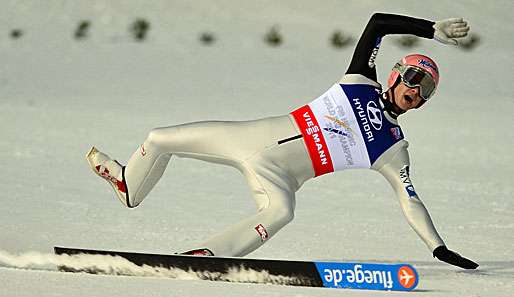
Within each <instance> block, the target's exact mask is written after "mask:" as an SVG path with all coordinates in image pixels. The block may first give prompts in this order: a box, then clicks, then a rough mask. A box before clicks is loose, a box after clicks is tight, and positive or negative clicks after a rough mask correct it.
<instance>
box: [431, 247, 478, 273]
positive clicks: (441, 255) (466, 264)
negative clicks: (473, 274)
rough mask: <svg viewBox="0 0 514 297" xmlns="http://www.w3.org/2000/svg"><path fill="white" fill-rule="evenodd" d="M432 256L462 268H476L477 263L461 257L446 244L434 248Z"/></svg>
mask: <svg viewBox="0 0 514 297" xmlns="http://www.w3.org/2000/svg"><path fill="white" fill-rule="evenodd" d="M434 257H435V258H437V259H439V260H441V261H443V262H446V263H448V264H452V265H455V266H458V267H460V268H464V269H476V268H477V267H478V264H477V263H475V262H473V261H471V260H469V259H466V258H464V257H462V256H461V255H459V254H457V253H456V252H454V251H450V250H449V249H448V248H447V247H446V246H444V245H442V246H439V247H437V248H436V249H435V250H434Z"/></svg>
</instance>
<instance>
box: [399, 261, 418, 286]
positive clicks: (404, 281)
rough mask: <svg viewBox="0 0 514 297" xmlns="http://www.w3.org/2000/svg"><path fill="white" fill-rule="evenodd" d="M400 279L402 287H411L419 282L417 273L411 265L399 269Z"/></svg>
mask: <svg viewBox="0 0 514 297" xmlns="http://www.w3.org/2000/svg"><path fill="white" fill-rule="evenodd" d="M398 280H399V283H400V285H401V286H402V287H404V288H405V289H410V288H412V286H414V284H416V283H417V277H416V273H414V271H413V270H412V268H410V267H409V266H402V267H400V269H398Z"/></svg>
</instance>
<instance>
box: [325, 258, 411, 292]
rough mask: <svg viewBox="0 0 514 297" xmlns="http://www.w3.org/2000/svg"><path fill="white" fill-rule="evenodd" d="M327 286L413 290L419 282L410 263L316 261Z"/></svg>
mask: <svg viewBox="0 0 514 297" xmlns="http://www.w3.org/2000/svg"><path fill="white" fill-rule="evenodd" d="M316 268H317V270H318V273H319V275H320V277H321V279H322V281H323V285H324V286H325V287H328V288H352V289H364V290H384V291H391V290H394V291H411V290H413V289H414V288H415V287H416V286H417V284H418V274H417V272H416V270H415V269H414V268H413V267H412V266H410V265H407V264H371V263H329V262H316Z"/></svg>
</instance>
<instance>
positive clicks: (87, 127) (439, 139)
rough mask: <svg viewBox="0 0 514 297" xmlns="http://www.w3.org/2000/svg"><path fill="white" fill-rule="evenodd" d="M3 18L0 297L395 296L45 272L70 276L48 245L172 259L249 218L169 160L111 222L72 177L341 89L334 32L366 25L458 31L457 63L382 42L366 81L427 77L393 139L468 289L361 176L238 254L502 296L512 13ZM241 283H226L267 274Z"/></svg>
mask: <svg viewBox="0 0 514 297" xmlns="http://www.w3.org/2000/svg"><path fill="white" fill-rule="evenodd" d="M377 2H378V3H377ZM1 5H2V9H1V10H0V28H1V31H2V32H3V34H2V35H0V135H1V140H0V151H1V152H2V155H1V156H0V168H2V170H1V171H0V180H1V183H0V185H1V186H2V190H3V191H2V194H1V196H0V197H1V198H0V199H1V200H0V201H1V202H2V203H1V205H2V206H1V208H0V209H1V215H0V225H1V226H2V228H1V230H2V231H1V232H0V296H112V295H121V296H124V297H130V296H243V295H246V296H295V297H299V296H341V295H342V294H344V295H345V296H383V295H387V296H396V295H402V296H403V295H404V294H405V293H402V294H400V293H393V292H370V291H355V290H344V291H341V290H336V289H323V288H303V287H289V286H278V285H255V284H237V283H226V282H207V281H198V280H197V277H196V276H195V275H194V274H190V273H188V272H177V271H155V270H153V269H152V268H141V267H139V268H138V267H132V266H131V265H130V263H125V262H124V261H123V260H120V259H117V258H116V259H110V260H108V261H107V262H105V261H106V260H105V259H103V260H101V261H99V262H102V261H103V262H104V264H105V265H107V267H106V269H111V268H112V267H118V268H120V267H121V268H122V269H129V270H130V269H133V270H134V271H139V272H140V273H115V274H130V275H131V276H124V277H120V276H105V275H103V276H99V275H88V274H72V273H63V272H57V271H56V267H57V266H58V265H61V264H62V263H69V261H75V260H76V261H78V262H73V263H75V264H74V265H81V264H80V263H81V262H80V259H79V260H77V259H75V258H72V259H70V258H67V257H66V256H55V255H53V254H52V249H53V247H54V246H56V245H59V246H70V247H82V248H94V249H109V250H119V251H137V252H149V253H167V254H170V253H174V252H178V251H183V250H186V249H189V248H193V247H196V245H197V244H198V243H200V242H202V241H203V240H205V239H206V238H207V237H209V236H211V235H212V234H214V233H216V232H220V231H221V230H222V229H223V228H225V227H227V226H229V225H230V224H232V223H235V222H237V221H238V220H241V219H243V218H245V217H246V216H247V215H249V214H251V213H253V212H254V211H255V206H254V203H253V201H252V199H251V197H250V193H249V192H248V189H247V187H246V185H245V183H244V179H243V177H242V176H240V174H239V173H238V172H237V171H236V170H234V169H232V168H229V167H223V166H219V165H214V164H210V163H205V162H201V161H196V160H191V159H178V158H174V159H172V162H171V163H170V166H169V168H168V170H167V171H166V173H165V175H164V176H163V178H162V180H161V181H160V182H159V184H158V185H157V186H156V188H155V189H154V191H153V192H152V193H151V194H150V195H149V197H148V198H147V200H145V201H144V202H143V204H142V205H141V206H139V207H138V208H136V209H127V208H124V207H123V206H122V205H121V204H120V203H119V201H118V200H117V199H116V198H115V196H114V195H113V193H112V190H111V188H110V187H109V186H108V185H107V184H106V183H105V182H103V181H101V180H100V179H99V178H98V177H97V176H95V175H94V174H92V173H91V172H90V169H89V168H88V166H87V162H86V161H85V160H84V155H85V153H86V152H87V151H88V149H89V148H90V147H91V145H95V146H97V147H99V148H100V149H101V150H103V151H105V152H107V153H109V154H110V155H112V156H113V157H115V158H117V159H118V160H119V161H121V162H126V160H127V159H128V158H129V157H130V155H131V154H132V152H133V151H134V150H135V149H136V148H137V147H138V146H139V144H140V143H141V142H142V141H143V140H144V139H145V138H146V135H147V133H148V131H149V130H150V129H152V128H154V127H160V126H169V125H175V124H180V123H184V122H192V121H199V120H208V119H210V120H246V119H256V118H262V117H267V116H273V115H281V114H286V113H288V112H290V111H291V110H293V109H294V108H296V107H299V106H301V105H303V104H305V103H307V102H309V101H311V100H312V99H313V98H316V97H317V96H319V95H320V94H321V93H323V92H324V91H325V90H326V89H327V88H328V87H330V85H331V84H332V83H333V82H335V81H337V80H338V79H339V78H340V77H341V76H342V75H343V73H344V72H345V70H346V67H347V66H348V63H349V61H350V58H351V55H352V52H353V47H354V45H355V43H353V44H352V45H351V46H348V47H344V48H341V49H338V48H334V47H332V46H331V45H330V42H329V39H330V36H331V34H332V33H333V32H335V31H336V30H341V31H342V32H344V33H345V34H348V35H350V36H352V37H353V38H355V39H357V38H358V37H359V35H360V33H361V32H362V30H363V28H364V26H365V24H366V22H367V21H368V19H369V17H370V16H371V14H372V13H373V12H378V11H381V12H390V13H399V14H406V15H411V16H417V17H421V18H426V19H431V20H438V19H444V18H449V17H464V18H465V19H466V20H468V21H469V23H470V25H471V32H472V33H473V34H476V36H478V37H479V42H478V43H477V45H476V47H474V48H471V49H468V50H466V49H464V48H462V47H453V46H445V45H442V44H440V43H437V42H435V41H433V40H420V41H419V44H418V45H416V46H415V47H413V48H402V47H400V46H399V45H398V43H397V38H398V36H388V37H386V38H385V39H384V42H383V43H382V47H381V50H380V52H379V56H378V58H377V65H378V66H377V67H378V71H379V80H380V81H381V82H386V79H387V76H388V74H389V70H390V68H391V67H392V65H393V64H394V63H395V62H396V61H397V60H398V59H399V58H400V57H401V56H404V55H406V54H408V53H411V52H422V53H426V54H428V55H430V56H432V57H433V58H434V59H435V60H436V61H437V62H438V64H439V66H440V69H441V83H440V87H439V89H438V91H437V94H436V96H435V97H434V98H433V100H432V102H430V103H429V104H426V105H425V106H424V107H423V108H422V109H421V110H419V111H415V112H411V113H409V114H407V115H405V116H404V117H402V118H401V119H400V123H401V124H402V128H403V130H404V131H405V134H406V135H407V139H408V141H409V143H410V147H409V151H410V154H411V163H412V166H411V167H412V168H411V171H412V180H413V183H414V184H415V185H416V189H417V192H418V194H419V195H420V197H421V199H422V200H423V201H424V203H425V205H426V206H427V208H428V210H429V212H430V213H431V216H432V218H433V220H434V223H435V225H436V227H437V229H438V230H439V232H440V234H441V235H442V236H443V239H444V240H445V241H446V243H447V244H448V246H449V248H450V249H453V250H455V251H457V252H458V253H460V254H462V255H463V256H466V257H469V258H470V259H473V260H475V261H477V262H478V263H479V264H480V265H481V266H480V268H479V269H478V270H477V271H470V272H468V271H463V270H461V269H458V268H455V267H452V266H449V265H446V264H444V263H440V262H438V261H436V260H435V259H433V257H432V255H431V253H430V252H429V251H428V250H427V249H426V247H425V246H424V244H423V243H422V242H421V240H420V239H419V238H418V237H417V235H416V234H415V233H414V232H413V231H412V230H411V229H410V228H409V226H408V224H407V223H406V221H405V219H404V218H403V215H402V213H401V210H400V208H399V205H398V203H397V201H396V200H395V197H394V194H393V192H392V190H391V189H390V188H389V185H388V183H387V182H386V181H385V180H384V179H383V178H382V177H381V176H380V175H379V174H377V173H375V172H372V171H365V170H351V171H345V172H339V173H336V174H332V175H327V176H323V177H320V178H317V179H315V180H313V181H310V182H308V183H306V184H305V185H304V187H303V188H302V189H301V190H300V191H299V192H298V193H297V206H296V216H295V220H294V221H293V222H292V223H291V224H290V225H288V226H286V227H285V228H284V229H283V230H282V231H281V232H280V233H279V234H278V235H277V236H276V237H274V238H273V239H271V240H270V241H269V242H268V243H267V244H266V245H265V246H263V247H262V248H261V249H259V250H257V251H255V252H254V253H252V254H250V255H249V256H248V257H252V258H269V259H288V260H333V261H366V262H387V263H390V262H399V263H409V264H412V265H414V266H415V267H416V268H417V269H418V272H419V274H420V283H419V285H418V287H417V289H416V291H414V292H411V293H409V294H413V295H420V296H512V292H513V291H514V199H513V196H514V185H513V182H512V180H513V179H512V176H514V172H513V170H512V163H513V161H514V158H513V155H512V151H513V149H514V137H513V133H512V128H513V127H514V117H512V111H513V110H514V100H513V99H514V98H513V95H512V91H510V89H509V86H510V83H512V82H513V81H514V74H512V69H514V59H512V57H511V53H512V52H513V51H514V42H513V39H512V38H513V36H514V27H513V26H511V25H509V24H508V20H509V19H510V18H511V16H510V14H511V11H512V10H513V9H514V4H512V2H511V1H490V2H483V1H462V0H460V1H447V2H437V3H434V4H432V5H431V4H427V3H426V2H421V1H412V0H411V1H406V0H391V1H371V0H362V1H358V2H349V1H335V0H327V1H305V0H301V1H299V0H296V1H292V0H288V1H269V0H266V1H235V0H218V1H206V0H202V1H184V0H175V1H145V2H141V1H122V0H116V1H108V0H94V1H65V0H53V1H44V2H42V1H14V0H5V1H2V4H1ZM138 18H144V19H146V20H147V21H148V22H149V24H150V28H149V31H148V36H147V38H146V39H145V40H144V41H141V42H139V41H135V40H134V39H133V37H132V34H131V32H130V30H129V27H130V25H131V24H133V22H134V21H135V20H136V19H138ZM82 20H89V21H90V23H91V25H90V28H89V30H88V31H87V33H88V34H87V38H84V39H82V40H76V39H74V38H73V35H74V32H75V30H76V29H77V27H78V24H79V22H80V21H82ZM273 26H275V27H276V28H277V30H278V32H279V33H280V34H281V35H282V37H283V43H282V44H280V45H279V46H276V47H272V46H270V45H268V44H266V43H265V42H264V35H265V34H266V32H269V30H270V29H271V28H272V27H273ZM13 30H19V31H18V32H19V33H18V34H19V35H20V36H19V37H18V38H16V36H15V35H16V34H14V36H13V33H12V32H13ZM205 32H209V33H211V34H212V35H213V36H214V37H215V38H214V41H213V43H211V44H210V45H205V44H203V43H202V42H200V36H201V34H202V33H205ZM109 261H112V262H109ZM119 261H121V263H120V262H119ZM124 265H125V266H124ZM127 265H128V266H127ZM124 267H125V268H124ZM127 267H128V268H127ZM145 269H148V270H145ZM145 271H146V272H145ZM148 271H151V272H148ZM152 271H153V272H152ZM122 272H123V271H122ZM125 272H126V270H125ZM145 273H146V274H145ZM152 273H154V274H152ZM173 273H175V274H173ZM252 273H253V272H248V271H246V272H245V271H243V272H241V271H239V272H238V273H236V274H235V276H234V275H230V276H227V277H229V278H230V277H235V278H236V279H237V278H245V277H266V276H265V275H264V276H263V275H257V276H255V275H253V276H252ZM141 275H146V277H142V276H141ZM148 275H150V276H149V277H148ZM162 276H174V279H170V278H163V277H162ZM195 279H196V280H195Z"/></svg>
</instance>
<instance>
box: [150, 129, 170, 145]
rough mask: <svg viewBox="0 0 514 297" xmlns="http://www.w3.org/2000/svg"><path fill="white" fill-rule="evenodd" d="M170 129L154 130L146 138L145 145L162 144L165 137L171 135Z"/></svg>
mask: <svg viewBox="0 0 514 297" xmlns="http://www.w3.org/2000/svg"><path fill="white" fill-rule="evenodd" d="M170 130H171V129H169V128H154V129H152V130H151V131H150V133H148V137H147V138H146V141H145V144H146V145H148V146H151V145H159V144H161V143H162V142H164V140H165V138H166V137H169V136H170V134H171V131H170Z"/></svg>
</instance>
